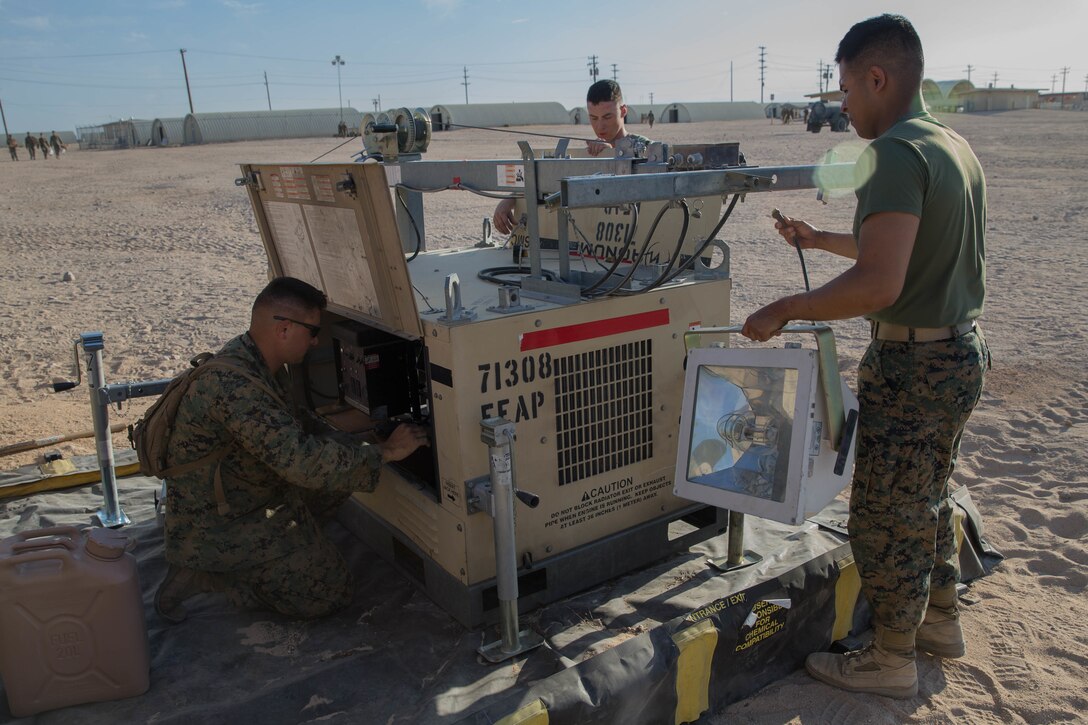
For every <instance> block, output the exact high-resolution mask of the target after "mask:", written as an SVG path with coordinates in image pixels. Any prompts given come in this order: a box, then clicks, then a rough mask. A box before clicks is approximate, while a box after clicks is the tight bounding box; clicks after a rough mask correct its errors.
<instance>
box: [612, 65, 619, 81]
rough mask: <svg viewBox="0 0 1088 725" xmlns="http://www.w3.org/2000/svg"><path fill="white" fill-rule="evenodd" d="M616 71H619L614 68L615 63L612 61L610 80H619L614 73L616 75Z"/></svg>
mask: <svg viewBox="0 0 1088 725" xmlns="http://www.w3.org/2000/svg"><path fill="white" fill-rule="evenodd" d="M618 72H619V71H618V70H617V68H616V64H615V63H613V64H612V80H614V81H615V80H619V79H618V78H616V75H617V73H618Z"/></svg>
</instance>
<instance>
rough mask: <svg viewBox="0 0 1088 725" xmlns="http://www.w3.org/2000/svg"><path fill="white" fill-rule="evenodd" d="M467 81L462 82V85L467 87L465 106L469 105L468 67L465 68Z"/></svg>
mask: <svg viewBox="0 0 1088 725" xmlns="http://www.w3.org/2000/svg"><path fill="white" fill-rule="evenodd" d="M464 71H465V80H463V81H461V85H463V86H464V87H465V105H466V106H467V105H468V66H467V65H466V66H464Z"/></svg>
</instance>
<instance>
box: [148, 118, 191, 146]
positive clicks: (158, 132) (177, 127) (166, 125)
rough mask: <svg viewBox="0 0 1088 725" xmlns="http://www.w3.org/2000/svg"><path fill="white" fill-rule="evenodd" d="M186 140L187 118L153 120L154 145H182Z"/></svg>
mask: <svg viewBox="0 0 1088 725" xmlns="http://www.w3.org/2000/svg"><path fill="white" fill-rule="evenodd" d="M184 140H185V118H184V117H179V118H156V119H155V120H154V121H152V122H151V145H152V146H180V145H181V143H182V141H184Z"/></svg>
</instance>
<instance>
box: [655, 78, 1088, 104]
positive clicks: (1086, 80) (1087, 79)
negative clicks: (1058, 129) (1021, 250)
mask: <svg viewBox="0 0 1088 725" xmlns="http://www.w3.org/2000/svg"><path fill="white" fill-rule="evenodd" d="M1084 82H1085V83H1088V78H1085V81H1084ZM650 105H651V106H652V105H654V92H653V91H650Z"/></svg>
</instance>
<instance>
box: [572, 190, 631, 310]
mask: <svg viewBox="0 0 1088 725" xmlns="http://www.w3.org/2000/svg"><path fill="white" fill-rule="evenodd" d="M636 227H638V204H632V205H631V224H630V225H629V226H628V227H627V234H626V235H625V236H626V238H625V239H624V241H623V248H622V249H621V250H620V251H619V253H617V254H616V259H615V261H613V262H612V266H611V267H609V268H608V269H607V270H606V271H605V274H604V276H602V277H601V278H600V279H599V280H597V281H596V282H594V283H593V284H591V285H590V286H588V287H583V288H582V296H583V297H585V296H586V295H589V294H590V293H592V292H593V291H594V290H595V289H597V288H598V287H600V286H601V285H602V284H604V283H605V282H606V281H608V278H609V277H611V276H612V275H613V274H615V272H616V270H617V269H618V268H619V266H620V262H621V261H623V258H624V256H625V255H626V254H627V250H628V249H630V248H631V241H632V240H633V239H634V238H635V228H636Z"/></svg>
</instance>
